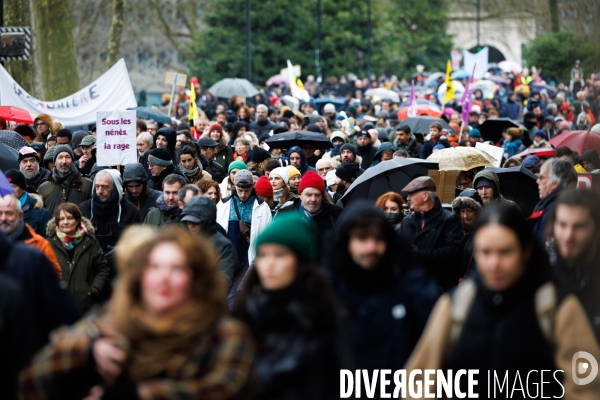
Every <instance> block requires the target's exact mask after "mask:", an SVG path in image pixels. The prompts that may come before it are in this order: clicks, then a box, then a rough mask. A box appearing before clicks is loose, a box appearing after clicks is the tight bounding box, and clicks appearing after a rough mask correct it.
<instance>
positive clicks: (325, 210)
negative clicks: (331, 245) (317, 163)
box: [275, 198, 342, 261]
mask: <svg viewBox="0 0 600 400" xmlns="http://www.w3.org/2000/svg"><path fill="white" fill-rule="evenodd" d="M300 204H302V201H301V200H300V198H297V199H295V200H294V201H293V202H292V203H291V204H286V205H284V206H283V207H281V209H280V210H279V212H293V211H295V212H302V213H304V212H303V211H301V210H300ZM341 214H342V208H341V207H339V206H336V205H334V204H330V203H327V202H326V201H325V200H323V203H322V206H321V211H320V212H319V213H318V214H317V215H315V216H313V218H312V220H313V222H314V223H315V224H316V226H317V237H316V242H317V259H318V260H321V261H324V260H325V258H326V256H327V242H328V238H329V235H330V234H331V233H333V231H335V229H336V221H337V219H338V217H339V216H340V215H341ZM276 217H277V216H275V218H276Z"/></svg>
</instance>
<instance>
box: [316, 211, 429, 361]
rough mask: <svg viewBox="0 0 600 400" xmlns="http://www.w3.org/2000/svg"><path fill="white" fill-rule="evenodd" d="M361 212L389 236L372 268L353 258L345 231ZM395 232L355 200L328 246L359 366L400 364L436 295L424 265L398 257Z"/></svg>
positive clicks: (330, 269)
mask: <svg viewBox="0 0 600 400" xmlns="http://www.w3.org/2000/svg"><path fill="white" fill-rule="evenodd" d="M359 217H364V218H368V219H369V220H371V221H374V222H377V221H378V222H379V225H380V226H383V227H384V228H383V229H384V232H382V235H383V237H384V238H386V241H387V243H386V245H387V247H386V253H385V255H384V256H383V258H382V260H381V262H380V263H379V265H377V266H376V267H375V268H373V269H370V270H365V269H363V268H361V267H360V266H358V265H357V264H356V263H354V262H353V260H352V257H351V255H350V252H349V250H348V244H349V240H350V239H349V235H348V232H349V230H350V229H351V228H352V225H353V224H354V223H355V221H356V219H357V218H359ZM393 232H394V228H393V227H392V226H391V225H390V224H389V223H388V222H387V221H386V220H385V218H384V216H383V213H382V212H381V211H379V210H377V209H376V208H375V207H374V206H373V205H372V204H366V205H365V203H363V202H358V203H353V204H351V205H350V206H349V207H348V208H347V209H346V210H344V214H343V215H342V217H340V219H339V224H338V229H337V234H336V235H334V238H335V239H334V240H332V246H331V247H330V252H329V262H328V273H329V274H330V275H331V280H332V282H333V287H334V290H335V291H336V293H337V295H338V297H339V298H340V300H342V302H343V304H344V306H345V309H346V311H347V312H348V320H349V324H350V328H351V329H350V332H351V334H352V340H353V345H354V350H355V353H356V361H357V364H358V365H357V368H360V369H369V370H372V369H393V370H396V369H400V368H403V367H404V364H405V362H406V360H407V359H408V357H409V355H410V354H411V352H412V350H413V349H414V347H415V345H416V344H417V341H418V340H419V337H420V336H421V333H422V331H423V329H424V327H425V324H426V322H427V319H428V318H429V314H430V313H431V310H432V309H433V306H434V305H435V303H436V301H437V299H438V297H439V295H440V290H439V289H438V287H437V285H436V284H435V281H434V280H433V279H431V278H430V277H429V276H428V275H427V272H426V271H425V270H424V269H422V268H409V267H408V264H404V263H403V262H402V261H403V259H402V258H401V257H399V255H400V254H401V253H402V251H401V249H400V248H398V246H396V244H395V240H394V234H393Z"/></svg>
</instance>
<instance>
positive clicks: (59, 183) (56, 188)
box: [38, 145, 93, 214]
mask: <svg viewBox="0 0 600 400" xmlns="http://www.w3.org/2000/svg"><path fill="white" fill-rule="evenodd" d="M53 161H54V171H52V174H51V175H50V176H49V177H48V180H47V181H46V182H44V183H42V184H41V185H40V187H39V189H38V193H39V194H40V195H41V196H42V198H43V199H44V205H45V206H46V209H47V210H48V211H50V213H51V214H54V210H56V208H57V207H58V206H59V205H61V204H63V203H74V204H75V205H77V206H78V207H79V205H80V204H81V203H83V202H84V201H86V200H88V199H90V198H91V197H92V186H93V185H92V181H91V180H89V179H88V178H84V177H82V176H81V174H80V173H79V171H77V168H75V166H74V162H75V155H74V154H73V149H71V146H67V145H58V146H56V147H55V150H54V160H53Z"/></svg>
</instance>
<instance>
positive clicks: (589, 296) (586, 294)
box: [554, 243, 600, 343]
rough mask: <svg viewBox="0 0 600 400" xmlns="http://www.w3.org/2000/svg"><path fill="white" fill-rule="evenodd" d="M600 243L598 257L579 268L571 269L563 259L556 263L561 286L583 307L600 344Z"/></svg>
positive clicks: (560, 258)
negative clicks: (599, 298)
mask: <svg viewBox="0 0 600 400" xmlns="http://www.w3.org/2000/svg"><path fill="white" fill-rule="evenodd" d="M599 249H600V243H598V244H596V246H594V250H595V251H596V255H595V256H594V257H593V258H592V259H591V260H590V261H589V262H588V263H587V265H579V266H577V267H575V268H574V267H569V266H568V265H567V264H566V262H565V261H564V259H562V257H560V256H558V257H557V258H556V262H555V268H554V269H555V272H556V275H557V276H558V280H559V282H560V283H561V284H563V285H565V287H566V288H567V290H568V291H569V292H571V293H573V294H574V295H575V296H577V298H578V299H579V301H580V302H581V305H582V306H583V309H584V310H585V313H586V315H587V316H588V319H589V321H590V324H591V325H592V329H593V330H594V333H595V334H596V341H598V342H599V343H600V301H598V297H599V293H600V270H599V267H600V250H599Z"/></svg>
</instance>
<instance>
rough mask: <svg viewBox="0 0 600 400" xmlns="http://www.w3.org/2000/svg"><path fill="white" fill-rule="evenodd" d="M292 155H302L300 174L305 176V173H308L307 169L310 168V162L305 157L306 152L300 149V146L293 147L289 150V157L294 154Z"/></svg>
mask: <svg viewBox="0 0 600 400" xmlns="http://www.w3.org/2000/svg"><path fill="white" fill-rule="evenodd" d="M292 153H298V154H300V161H301V164H300V172H301V173H302V174H304V172H305V171H306V169H307V168H308V161H306V156H305V155H304V152H303V151H302V149H301V148H300V146H292V147H290V149H289V150H288V157H289V156H290V155H291V154H292Z"/></svg>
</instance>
